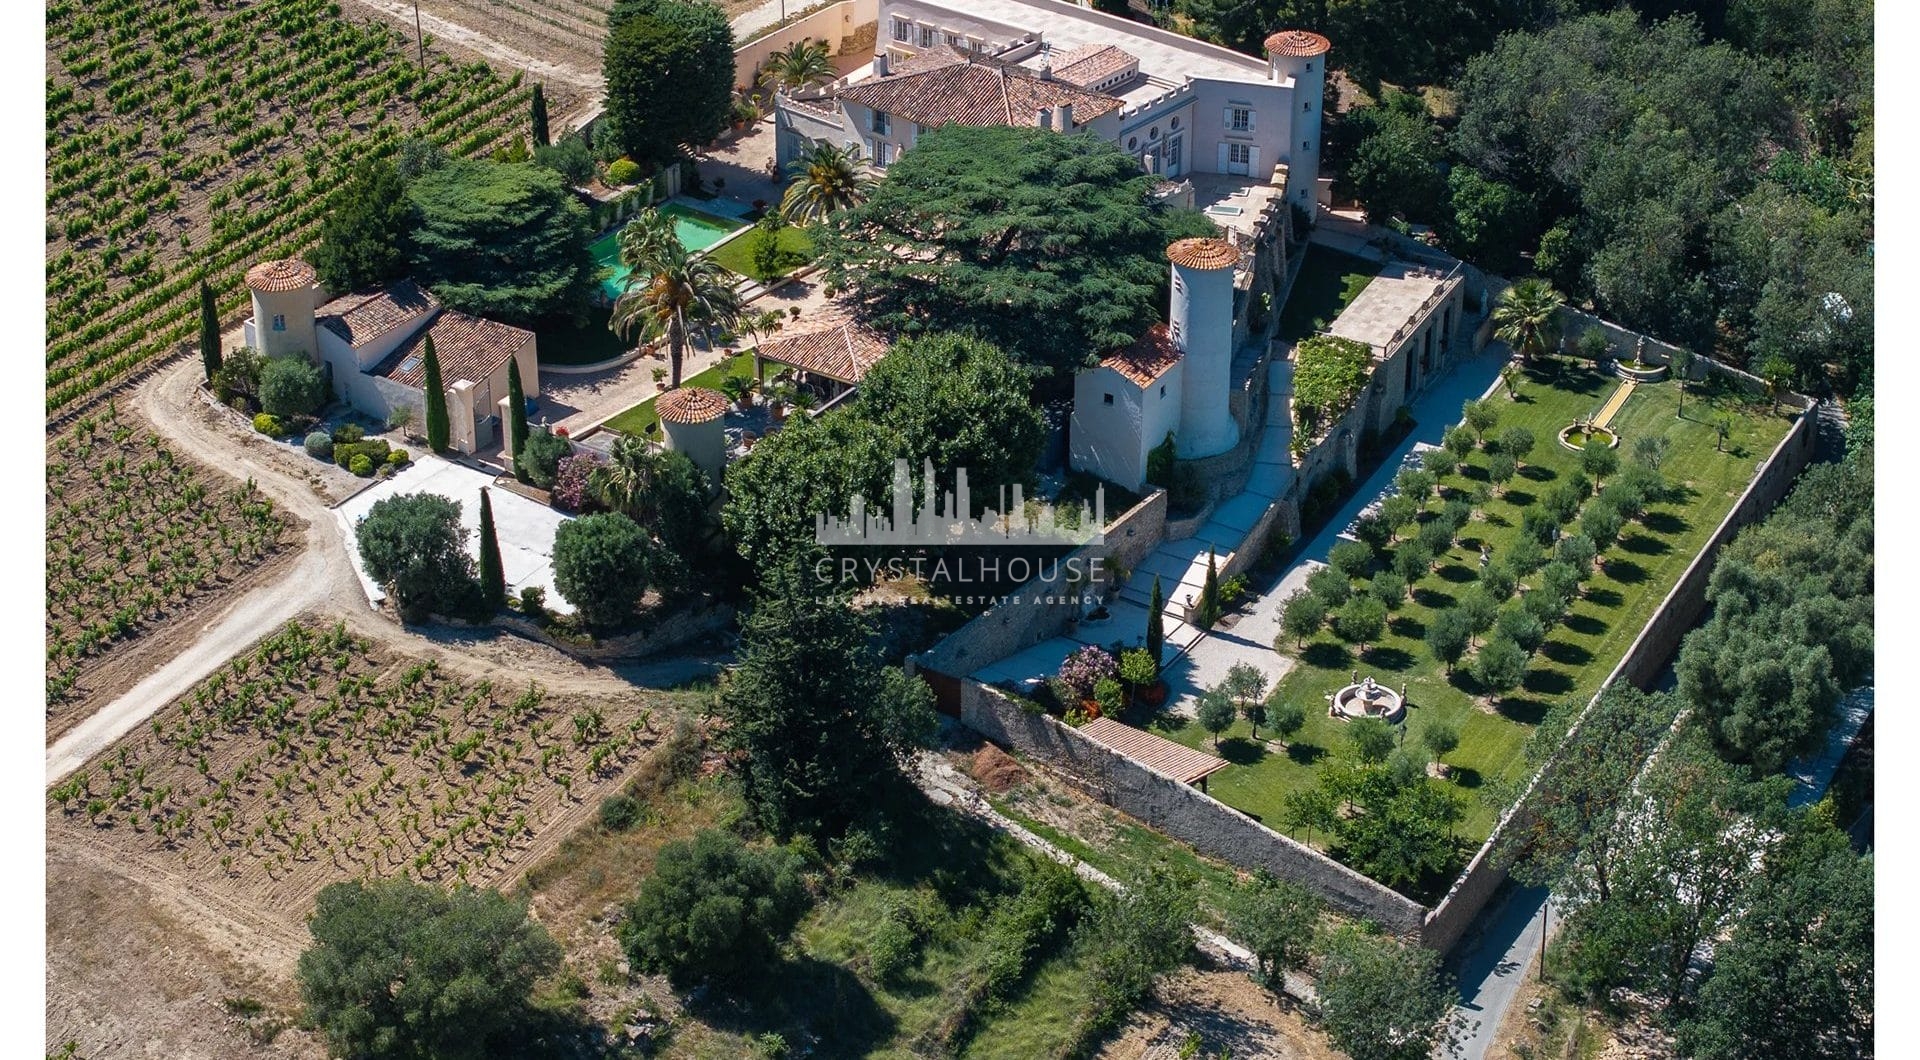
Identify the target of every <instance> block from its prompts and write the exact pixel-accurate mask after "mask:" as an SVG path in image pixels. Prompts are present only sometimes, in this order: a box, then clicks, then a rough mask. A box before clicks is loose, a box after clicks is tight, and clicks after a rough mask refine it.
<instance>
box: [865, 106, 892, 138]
mask: <svg viewBox="0 0 1920 1060" xmlns="http://www.w3.org/2000/svg"><path fill="white" fill-rule="evenodd" d="M867 127H868V128H869V129H871V130H873V131H874V132H875V133H877V134H879V135H881V136H885V135H887V133H888V132H890V131H891V130H892V128H893V126H892V123H891V122H889V121H888V120H887V112H886V111H884V110H876V111H874V112H873V121H872V123H870V124H869V125H868V126H867Z"/></svg>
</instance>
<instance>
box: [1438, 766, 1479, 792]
mask: <svg viewBox="0 0 1920 1060" xmlns="http://www.w3.org/2000/svg"><path fill="white" fill-rule="evenodd" d="M1447 780H1448V781H1449V782H1451V783H1452V784H1453V785H1454V786H1455V787H1459V788H1477V787H1479V786H1480V785H1481V784H1482V783H1483V780H1482V778H1481V776H1480V771H1479V770H1478V769H1475V768H1473V767H1472V766H1448V767H1447Z"/></svg>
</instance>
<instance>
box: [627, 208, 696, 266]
mask: <svg viewBox="0 0 1920 1060" xmlns="http://www.w3.org/2000/svg"><path fill="white" fill-rule="evenodd" d="M675 252H681V253H684V250H683V248H682V247H681V246H680V234H679V233H678V232H676V231H675V230H674V227H673V219H672V218H670V217H668V216H667V215H666V214H663V213H661V212H660V211H659V210H641V211H640V212H639V213H637V214H635V215H634V217H633V220H631V221H628V222H627V224H626V227H624V228H622V229H620V264H622V265H625V266H626V267H627V268H628V270H629V272H630V274H631V273H634V272H651V271H652V269H653V265H654V263H655V262H658V261H661V260H663V259H664V258H666V257H667V255H669V254H671V253H675Z"/></svg>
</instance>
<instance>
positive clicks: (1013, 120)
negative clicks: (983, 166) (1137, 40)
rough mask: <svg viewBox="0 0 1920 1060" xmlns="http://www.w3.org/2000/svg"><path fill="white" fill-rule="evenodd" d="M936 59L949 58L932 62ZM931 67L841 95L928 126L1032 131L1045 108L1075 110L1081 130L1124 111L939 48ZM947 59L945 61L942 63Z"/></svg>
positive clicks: (1070, 88) (1103, 99) (1111, 101)
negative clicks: (1014, 127) (1021, 127)
mask: <svg viewBox="0 0 1920 1060" xmlns="http://www.w3.org/2000/svg"><path fill="white" fill-rule="evenodd" d="M934 53H944V55H939V56H937V57H933V56H934ZM927 54H928V56H929V58H928V59H927V60H926V67H925V68H924V69H921V68H917V67H916V68H909V69H907V70H906V71H905V72H902V73H895V74H890V75H888V76H886V77H871V78H868V79H867V80H865V81H861V82H858V83H857V84H853V85H849V86H848V87H846V88H844V89H841V90H840V97H841V98H842V99H846V100H851V101H852V102H855V103H858V104H860V105H861V106H863V107H867V108H869V109H871V110H878V111H885V112H886V113H888V114H891V115H893V116H895V117H899V118H902V119H905V120H906V121H910V122H916V123H918V124H920V125H925V126H929V127H932V126H936V125H945V124H946V123H948V122H954V123H956V124H960V125H1032V124H1034V115H1035V114H1036V113H1037V112H1038V111H1039V110H1040V109H1041V108H1043V107H1059V106H1061V105H1063V104H1071V105H1072V107H1073V118H1074V122H1075V123H1076V124H1083V123H1085V122H1088V121H1091V120H1093V119H1094V118H1098V117H1100V116H1101V115H1103V114H1109V113H1112V112H1113V111H1116V110H1119V109H1120V100H1119V99H1117V98H1115V97H1113V96H1103V95H1100V94H1099V93H1096V92H1088V91H1087V90H1085V89H1083V88H1078V87H1076V86H1074V85H1070V84H1067V83H1065V82H1063V81H1060V80H1057V79H1056V80H1053V81H1042V80H1040V76H1039V75H1038V74H1036V73H1034V72H1033V71H1031V70H1026V69H1023V68H1021V67H1018V66H1013V65H1010V64H1008V63H1001V62H995V61H993V60H991V59H984V58H970V57H968V56H965V55H962V54H960V53H959V52H957V51H954V50H953V49H952V48H948V47H946V46H945V45H939V46H937V47H935V48H932V49H929V50H928V53H927ZM940 59H944V60H945V61H939V60H940Z"/></svg>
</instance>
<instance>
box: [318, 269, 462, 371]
mask: <svg viewBox="0 0 1920 1060" xmlns="http://www.w3.org/2000/svg"><path fill="white" fill-rule="evenodd" d="M438 308H440V301H439V300H438V299H436V298H434V297H433V295H431V294H428V293H427V292H426V291H425V290H422V289H421V287H420V286H419V285H418V284H416V283H414V282H413V281H412V280H400V281H398V282H395V283H392V284H389V285H387V286H386V287H384V288H381V289H380V290H378V291H360V292H357V293H354V294H347V295H341V296H340V297H338V298H336V299H334V300H333V301H331V302H328V303H327V304H326V305H323V306H321V307H320V308H319V309H318V310H317V311H316V313H317V315H318V318H319V323H320V326H321V327H324V328H326V329H327V330H328V331H331V332H333V333H334V334H335V335H338V336H340V337H341V338H342V339H344V340H346V343H347V345H349V346H352V347H355V348H356V349H357V348H359V347H361V346H365V345H366V344H367V343H369V342H372V341H373V340H375V339H377V338H379V337H380V336H382V335H385V334H386V333H387V332H389V331H392V330H393V329H394V328H396V327H399V326H400V325H401V324H403V323H405V322H406V321H408V320H410V319H412V318H413V317H415V316H417V315H419V314H420V313H423V312H431V311H433V310H435V309H438ZM433 342H434V345H436V346H438V345H439V344H440V337H439V336H438V335H435V336H434V338H433ZM440 357H441V361H440V363H441V364H442V365H443V366H444V365H445V364H446V353H445V351H444V350H442V352H441V354H440ZM449 382H451V378H449Z"/></svg>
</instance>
